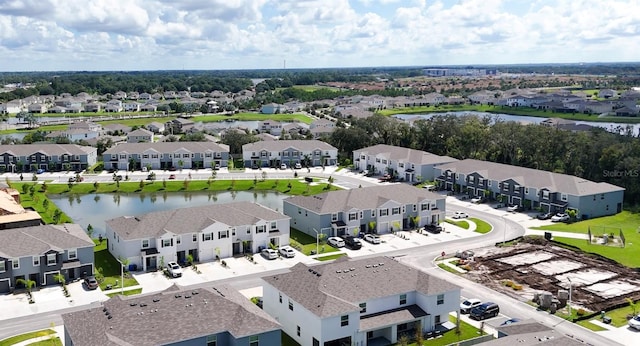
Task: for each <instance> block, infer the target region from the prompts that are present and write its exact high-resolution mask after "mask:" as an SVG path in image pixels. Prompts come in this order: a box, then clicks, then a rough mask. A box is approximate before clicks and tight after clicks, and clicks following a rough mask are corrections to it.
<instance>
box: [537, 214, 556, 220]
mask: <svg viewBox="0 0 640 346" xmlns="http://www.w3.org/2000/svg"><path fill="white" fill-rule="evenodd" d="M551 217H553V213H551V212H548V213H542V214H538V216H537V218H538V220H549V219H550V218H551Z"/></svg>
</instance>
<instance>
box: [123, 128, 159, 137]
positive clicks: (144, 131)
mask: <svg viewBox="0 0 640 346" xmlns="http://www.w3.org/2000/svg"><path fill="white" fill-rule="evenodd" d="M129 136H153V132H151V131H149V130H147V129H143V128H140V129H137V130H135V131H131V132H129V133H127V137H129Z"/></svg>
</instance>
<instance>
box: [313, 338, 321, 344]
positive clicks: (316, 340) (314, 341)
mask: <svg viewBox="0 0 640 346" xmlns="http://www.w3.org/2000/svg"><path fill="white" fill-rule="evenodd" d="M311 346H320V341H318V339H316V338H313V339H312V341H311Z"/></svg>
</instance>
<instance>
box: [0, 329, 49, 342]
mask: <svg viewBox="0 0 640 346" xmlns="http://www.w3.org/2000/svg"><path fill="white" fill-rule="evenodd" d="M55 333H56V332H55V330H53V329H44V330H39V331H36V332H30V333H25V334H20V335H16V336H12V337H10V338H7V339H4V340H0V346H11V345H15V344H17V343H19V342H22V341H26V340H29V339H34V338H38V337H41V336H47V335H51V334H55Z"/></svg>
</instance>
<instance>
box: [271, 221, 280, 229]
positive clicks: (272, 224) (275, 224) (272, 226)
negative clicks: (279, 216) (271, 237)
mask: <svg viewBox="0 0 640 346" xmlns="http://www.w3.org/2000/svg"><path fill="white" fill-rule="evenodd" d="M269 228H270V229H278V223H277V222H275V221H271V226H269Z"/></svg>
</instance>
